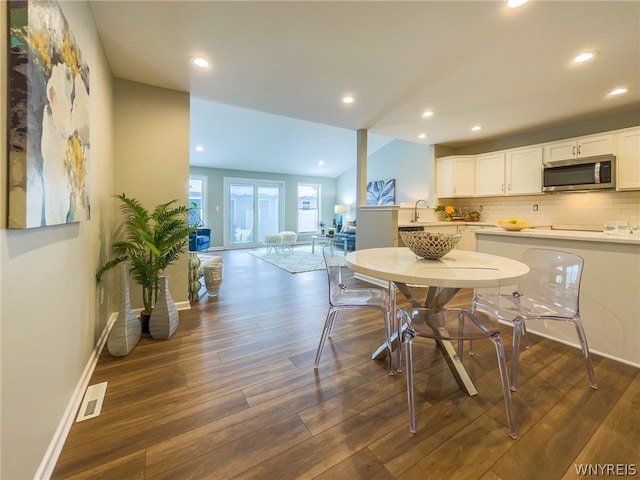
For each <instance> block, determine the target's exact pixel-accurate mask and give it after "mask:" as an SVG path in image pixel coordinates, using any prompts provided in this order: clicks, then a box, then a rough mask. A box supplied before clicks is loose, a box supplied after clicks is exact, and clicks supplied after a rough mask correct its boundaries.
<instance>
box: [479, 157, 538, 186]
mask: <svg viewBox="0 0 640 480" xmlns="http://www.w3.org/2000/svg"><path fill="white" fill-rule="evenodd" d="M537 193H542V147H526V148H515V149H513V150H507V151H505V152H494V153H485V154H483V155H478V156H477V157H476V195H477V196H484V197H494V196H499V195H532V194H537Z"/></svg>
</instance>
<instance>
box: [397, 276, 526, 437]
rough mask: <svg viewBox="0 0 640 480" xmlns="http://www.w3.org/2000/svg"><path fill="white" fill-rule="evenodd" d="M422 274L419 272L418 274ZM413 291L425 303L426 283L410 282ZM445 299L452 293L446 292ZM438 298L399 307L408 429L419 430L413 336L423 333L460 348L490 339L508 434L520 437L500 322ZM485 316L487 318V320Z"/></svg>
mask: <svg viewBox="0 0 640 480" xmlns="http://www.w3.org/2000/svg"><path fill="white" fill-rule="evenodd" d="M416 278H419V276H416ZM409 290H411V291H413V294H412V299H411V303H412V304H414V305H415V304H419V303H423V302H421V301H420V300H417V299H419V298H421V297H422V296H423V295H422V293H421V292H423V291H426V289H425V288H424V287H419V286H410V287H409ZM444 297H445V300H444V301H445V302H446V301H447V300H448V298H450V296H447V295H444ZM440 303H443V302H439V301H438V300H437V295H436V296H435V297H431V298H430V300H429V302H428V303H427V306H425V307H413V308H411V309H410V310H409V311H407V310H406V309H399V310H398V312H399V315H400V319H401V320H402V319H404V322H405V326H404V342H403V343H404V345H405V364H406V366H405V370H406V372H407V400H408V403H409V431H410V432H411V433H415V432H416V419H415V396H414V390H413V346H412V345H413V340H414V339H415V338H416V337H424V338H430V339H433V340H436V342H439V344H443V345H445V344H446V343H448V342H451V341H457V342H458V348H460V347H461V344H462V342H463V341H466V340H471V341H473V340H482V339H488V340H491V341H492V342H493V344H494V346H495V348H496V356H497V358H498V370H499V373H500V380H501V382H502V394H503V396H504V403H505V409H506V414H507V423H508V425H509V436H510V437H511V438H514V439H515V438H517V436H518V435H517V432H516V425H515V416H514V413H513V407H512V402H511V391H510V390H509V377H508V374H507V363H506V359H505V353H504V346H503V344H502V338H501V336H500V331H499V330H498V322H497V321H495V320H494V319H491V318H490V317H487V316H486V315H485V316H484V317H486V319H485V318H483V319H482V321H480V319H478V318H477V317H476V316H475V315H474V314H473V313H472V312H471V311H470V310H468V309H462V308H446V307H445V306H444V305H441V304H440ZM485 320H486V321H485Z"/></svg>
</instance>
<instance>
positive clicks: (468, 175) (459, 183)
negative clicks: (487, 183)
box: [436, 155, 476, 198]
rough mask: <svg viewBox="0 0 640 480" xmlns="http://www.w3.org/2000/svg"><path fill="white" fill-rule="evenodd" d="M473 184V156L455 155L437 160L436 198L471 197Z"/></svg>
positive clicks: (474, 170)
mask: <svg viewBox="0 0 640 480" xmlns="http://www.w3.org/2000/svg"><path fill="white" fill-rule="evenodd" d="M475 183H476V159H475V156H473V155H455V156H451V157H442V158H439V159H437V161H436V186H437V189H436V190H437V194H438V197H444V198H448V197H473V196H474V195H475Z"/></svg>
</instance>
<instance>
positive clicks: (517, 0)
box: [507, 0, 528, 8]
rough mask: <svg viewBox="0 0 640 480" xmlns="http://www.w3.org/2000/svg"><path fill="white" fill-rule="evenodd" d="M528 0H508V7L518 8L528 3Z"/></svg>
mask: <svg viewBox="0 0 640 480" xmlns="http://www.w3.org/2000/svg"><path fill="white" fill-rule="evenodd" d="M527 1H528V0H508V1H507V7H509V8H518V7H521V6H522V5H524V4H525V3H527Z"/></svg>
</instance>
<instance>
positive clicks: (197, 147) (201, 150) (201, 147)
mask: <svg viewBox="0 0 640 480" xmlns="http://www.w3.org/2000/svg"><path fill="white" fill-rule="evenodd" d="M196 152H204V147H203V146H202V145H196Z"/></svg>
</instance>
